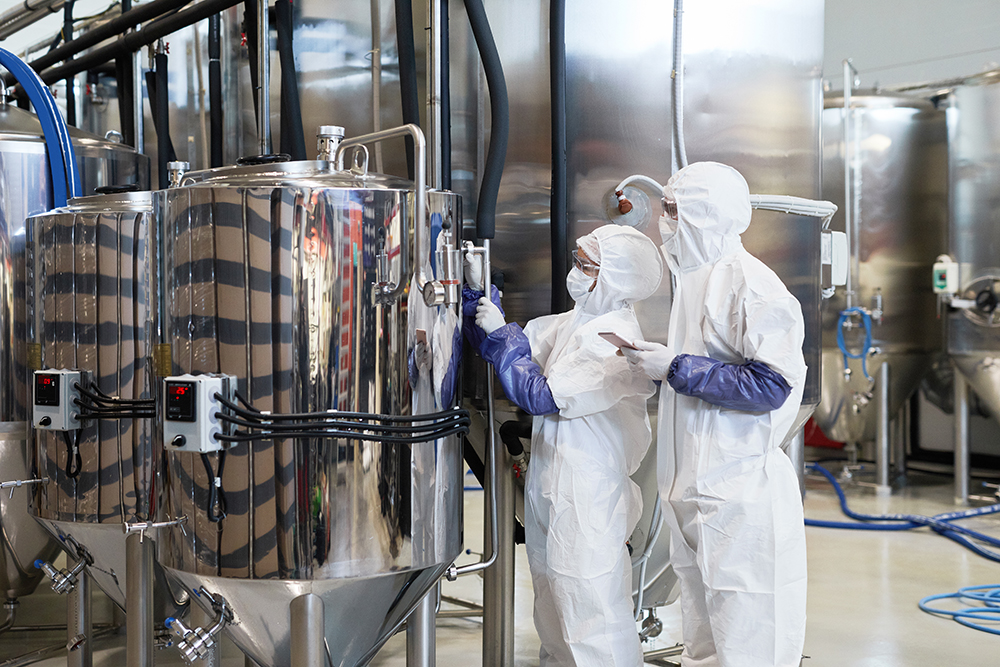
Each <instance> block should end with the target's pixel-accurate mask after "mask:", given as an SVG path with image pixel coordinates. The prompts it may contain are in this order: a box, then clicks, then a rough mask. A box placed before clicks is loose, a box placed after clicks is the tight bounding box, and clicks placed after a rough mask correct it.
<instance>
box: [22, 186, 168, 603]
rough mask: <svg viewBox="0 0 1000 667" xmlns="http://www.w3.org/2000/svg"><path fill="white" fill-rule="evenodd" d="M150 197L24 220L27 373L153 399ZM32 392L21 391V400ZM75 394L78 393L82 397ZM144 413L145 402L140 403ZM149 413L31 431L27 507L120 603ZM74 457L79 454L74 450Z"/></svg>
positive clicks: (150, 493) (141, 506)
mask: <svg viewBox="0 0 1000 667" xmlns="http://www.w3.org/2000/svg"><path fill="white" fill-rule="evenodd" d="M153 196H154V195H153V193H151V192H126V193H120V194H106V195H95V196H91V197H81V198H78V199H73V200H70V203H69V205H68V206H66V207H65V208H61V209H57V210H55V211H51V212H49V213H45V214H42V215H38V216H34V217H32V218H29V219H28V221H27V238H28V243H27V253H26V255H27V265H28V280H27V290H26V302H27V314H28V320H27V321H28V327H27V340H28V346H29V349H30V350H31V351H32V354H31V357H32V368H33V369H37V370H47V369H67V370H80V371H89V372H90V373H91V374H92V376H93V378H92V382H93V384H92V385H89V386H88V387H85V389H87V390H88V391H90V392H92V393H96V392H98V391H100V392H103V393H104V394H106V395H107V396H112V397H116V398H119V399H124V400H141V399H146V400H151V399H152V396H153V395H152V393H151V392H152V388H153V377H154V369H153V340H154V333H155V327H156V318H157V309H156V297H155V291H154V289H155V286H156V280H155V276H156V271H157V264H156V252H155V248H156V224H155V218H154V215H153ZM30 394H31V392H29V395H30ZM83 398H84V400H88V399H86V398H85V397H83ZM150 409H152V406H150ZM153 421H154V420H153V419H151V418H141V419H139V418H136V419H100V420H86V421H82V424H83V426H82V427H81V428H80V429H79V430H77V431H52V430H45V429H40V428H34V426H35V424H34V423H32V429H31V432H30V437H29V446H30V451H31V457H30V460H31V465H32V466H33V469H35V470H37V471H38V475H40V476H41V477H43V478H45V479H47V482H46V483H44V484H39V485H36V486H35V487H34V491H33V499H32V503H31V506H30V512H31V514H32V515H33V516H34V517H35V518H36V519H38V520H39V522H41V523H42V525H44V526H45V527H46V528H48V529H49V530H50V531H51V532H52V534H53V535H54V536H56V537H57V538H58V539H59V540H60V542H62V543H63V544H64V545H65V547H66V549H67V551H68V552H69V553H70V555H71V556H72V557H73V558H74V559H78V558H79V557H81V556H83V557H84V558H87V559H92V563H91V564H90V566H89V567H88V572H89V574H90V575H91V577H92V578H93V579H94V581H95V582H96V583H97V584H98V585H99V586H100V587H101V588H102V589H103V590H104V591H105V592H106V593H107V594H108V596H109V597H111V599H112V600H114V601H115V602H117V603H118V604H119V605H120V606H123V607H124V605H125V561H126V559H125V535H124V533H123V530H122V524H123V523H125V522H134V521H147V520H150V519H151V518H152V517H151V514H152V513H153V511H154V508H155V507H156V500H155V498H154V484H153V482H154V466H155V463H156V454H155V450H154V442H153V429H154V423H153ZM76 451H78V452H79V457H77V456H76V454H75V452H76Z"/></svg>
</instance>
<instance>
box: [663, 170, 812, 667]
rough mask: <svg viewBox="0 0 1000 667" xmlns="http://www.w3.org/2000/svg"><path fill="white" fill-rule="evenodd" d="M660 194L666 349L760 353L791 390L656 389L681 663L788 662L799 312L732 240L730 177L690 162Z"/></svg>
mask: <svg viewBox="0 0 1000 667" xmlns="http://www.w3.org/2000/svg"><path fill="white" fill-rule="evenodd" d="M664 195H665V198H666V199H673V200H674V201H676V204H677V216H678V219H677V220H676V221H674V220H672V219H669V218H667V217H666V216H664V217H663V218H661V219H660V228H661V234H662V236H663V240H664V245H663V250H664V256H665V258H666V261H667V265H668V266H669V268H670V270H671V271H672V272H673V275H674V278H675V291H674V296H673V305H672V307H671V311H670V324H669V330H668V341H667V346H668V348H669V349H670V351H672V352H673V353H674V354H689V355H698V356H702V357H711V358H712V359H715V360H718V361H721V362H724V363H725V364H744V363H745V362H750V361H757V362H762V363H763V364H766V366H767V367H768V368H770V369H771V370H773V371H775V372H776V373H778V374H780V376H781V377H783V378H784V380H785V381H786V382H787V384H788V385H789V386H790V387H791V392H790V394H789V395H788V397H787V399H786V400H785V401H784V403H783V404H782V405H781V407H779V408H777V409H772V410H768V411H760V412H748V411H743V410H734V409H726V408H723V407H719V406H717V405H712V404H710V403H708V402H706V401H705V400H703V399H702V398H696V397H694V396H688V395H681V394H679V393H678V392H676V391H674V390H673V389H671V387H670V386H668V382H664V383H663V385H662V388H661V392H660V411H659V425H658V434H657V435H658V452H657V453H658V457H659V466H660V469H659V473H660V475H659V481H660V492H661V495H662V497H663V498H665V499H667V501H668V502H666V503H665V506H664V515H665V517H666V522H667V525H668V526H669V527H670V529H671V562H672V564H673V567H674V570H675V571H676V573H677V575H678V577H679V579H680V584H681V609H682V613H683V633H684V653H683V656H682V658H681V662H682V664H683V665H684V667H709V666H714V665H719V666H721V667H766V666H769V665H774V666H780V667H795V666H797V665H799V662H800V658H801V655H802V645H803V641H804V637H805V612H806V544H805V528H804V525H803V517H802V502H801V496H800V494H799V486H798V481H797V478H796V474H795V471H794V469H793V467H792V464H791V461H790V460H789V459H788V457H787V456H786V455H785V454H784V452H782V451H781V450H780V448H779V447H780V445H781V443H782V441H783V439H784V438H785V436H786V434H787V433H788V431H789V429H790V427H791V426H792V422H793V421H794V420H795V417H796V413H797V411H798V409H799V404H800V402H801V399H802V390H803V385H804V383H805V378H806V365H805V361H804V359H803V356H802V342H803V336H804V324H803V319H802V310H801V307H800V305H799V303H798V301H797V300H796V299H795V298H794V297H793V296H792V295H791V294H790V293H789V292H788V290H787V289H786V288H785V286H784V284H782V282H781V280H780V279H779V278H778V276H777V275H775V273H774V272H773V271H772V270H771V269H769V268H768V267H767V266H765V265H764V263H763V262H761V261H760V260H758V259H757V258H755V257H754V256H753V255H751V254H750V253H748V252H747V251H746V250H745V249H744V248H743V244H742V242H741V241H740V236H739V235H740V234H741V233H742V232H744V231H745V230H746V229H747V227H748V226H749V224H750V213H751V209H750V199H749V189H748V187H747V183H746V181H745V180H744V179H743V177H742V176H741V175H740V174H739V172H737V171H736V170H735V169H733V168H731V167H728V166H725V165H721V164H717V163H712V162H702V163H696V164H691V165H689V166H688V167H686V168H684V169H681V170H680V171H678V172H677V173H676V174H674V176H673V177H672V178H671V179H670V180H669V181H668V182H667V185H666V186H665V187H664ZM675 368H676V361H675V363H674V364H672V365H671V372H673V371H674V370H675Z"/></svg>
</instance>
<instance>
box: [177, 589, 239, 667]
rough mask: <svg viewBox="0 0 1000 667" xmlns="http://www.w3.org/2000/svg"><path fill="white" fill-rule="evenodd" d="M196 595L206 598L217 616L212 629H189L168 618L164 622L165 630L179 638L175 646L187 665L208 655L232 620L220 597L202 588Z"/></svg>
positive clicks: (230, 613)
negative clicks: (223, 629) (219, 635)
mask: <svg viewBox="0 0 1000 667" xmlns="http://www.w3.org/2000/svg"><path fill="white" fill-rule="evenodd" d="M196 593H197V595H199V596H202V597H205V598H207V599H208V600H209V602H211V604H212V609H214V610H215V613H216V614H217V618H216V619H215V624H214V625H212V627H210V628H209V629H208V630H205V629H204V628H189V627H187V626H186V625H184V623H183V621H181V620H180V619H177V618H173V617H170V618H168V619H167V620H166V621H165V622H164V625H166V626H167V629H168V630H171V631H172V632H173V633H174V634H175V635H177V637H179V638H180V641H179V642H177V643H176V644H175V646H176V647H177V650H178V651H180V654H181V658H183V659H184V662H186V663H188V664H191V663H193V662H194V661H195V660H203V659H204V658H205V656H207V655H208V652H209V651H211V650H212V647H213V646H215V644H216V641H217V639H216V638H217V636H218V634H219V633H220V632H222V628H224V627H225V625H226V623H228V622H229V621H230V620H232V612H231V611H230V610H229V605H228V604H227V603H226V600H225V598H223V597H222V596H221V595H216V596H213V595H212V594H211V593H209V592H208V591H207V590H205V588H204V587H202V588H201V589H200V590H199V591H196Z"/></svg>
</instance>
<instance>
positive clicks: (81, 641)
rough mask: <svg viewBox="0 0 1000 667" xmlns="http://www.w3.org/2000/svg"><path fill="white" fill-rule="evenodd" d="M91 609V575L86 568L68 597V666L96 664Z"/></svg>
mask: <svg viewBox="0 0 1000 667" xmlns="http://www.w3.org/2000/svg"><path fill="white" fill-rule="evenodd" d="M91 610H92V606H91V601H90V575H89V574H87V572H86V570H84V571H83V572H81V573H80V577H79V580H78V581H77V582H76V586H75V587H74V588H73V590H72V591H70V593H69V595H68V596H67V598H66V627H67V630H66V650H67V652H68V653H67V656H66V667H93V665H94V647H93V639H94V628H93V625H92V618H93V616H92V615H91Z"/></svg>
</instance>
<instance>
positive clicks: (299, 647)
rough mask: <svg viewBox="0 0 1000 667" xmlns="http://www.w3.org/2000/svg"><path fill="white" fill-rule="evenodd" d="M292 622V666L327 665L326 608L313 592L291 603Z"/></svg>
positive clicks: (311, 666)
mask: <svg viewBox="0 0 1000 667" xmlns="http://www.w3.org/2000/svg"><path fill="white" fill-rule="evenodd" d="M289 612H290V614H291V622H292V656H291V657H292V663H291V665H292V667H326V610H325V609H324V606H323V599H322V598H321V597H319V596H318V595H313V594H311V593H309V594H307V595H300V596H299V597H297V598H295V599H294V600H292V603H291V605H289Z"/></svg>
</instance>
